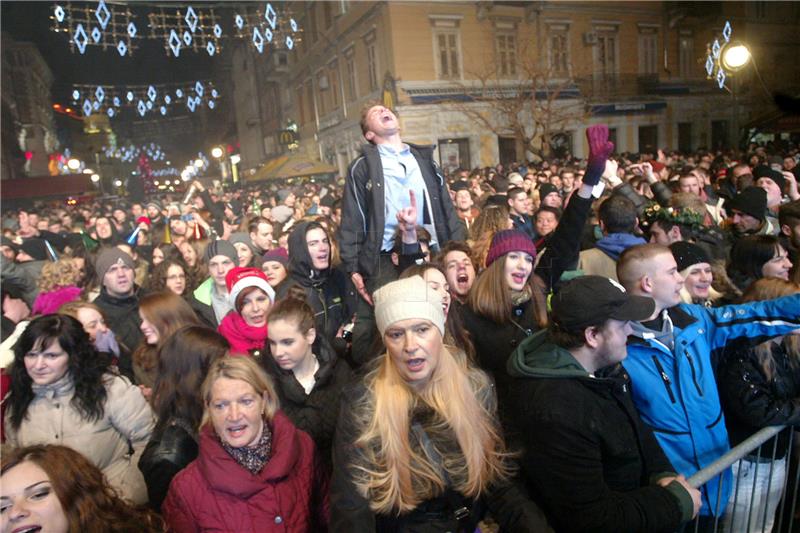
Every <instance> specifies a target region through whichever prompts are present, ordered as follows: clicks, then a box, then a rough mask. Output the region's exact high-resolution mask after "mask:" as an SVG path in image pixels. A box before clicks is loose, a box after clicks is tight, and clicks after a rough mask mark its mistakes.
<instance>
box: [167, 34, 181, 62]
mask: <svg viewBox="0 0 800 533" xmlns="http://www.w3.org/2000/svg"><path fill="white" fill-rule="evenodd" d="M167 42H168V43H169V48H170V50H172V54H173V55H174V56H175V57H178V56H180V55H181V38H180V37H178V33H177V32H176V31H175V30H170V32H169V41H167Z"/></svg>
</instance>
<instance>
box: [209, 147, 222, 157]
mask: <svg viewBox="0 0 800 533" xmlns="http://www.w3.org/2000/svg"><path fill="white" fill-rule="evenodd" d="M211 155H212V156H214V157H215V158H217V159H219V158H220V157H222V148H220V147H219V146H215V147H214V148H212V149H211Z"/></svg>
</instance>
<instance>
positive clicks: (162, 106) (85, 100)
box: [72, 80, 220, 118]
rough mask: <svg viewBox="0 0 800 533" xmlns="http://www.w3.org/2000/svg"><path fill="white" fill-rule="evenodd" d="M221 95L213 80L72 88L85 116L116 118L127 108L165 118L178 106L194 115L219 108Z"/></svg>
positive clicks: (142, 114)
mask: <svg viewBox="0 0 800 533" xmlns="http://www.w3.org/2000/svg"><path fill="white" fill-rule="evenodd" d="M219 98H220V93H219V91H218V90H217V89H216V87H214V84H213V82H212V81H210V80H198V81H195V82H183V83H171V84H148V85H128V86H124V87H123V86H115V85H84V84H78V85H73V86H72V100H73V102H74V103H75V105H76V106H78V107H80V108H81V110H82V111H83V114H84V115H85V116H87V117H88V116H89V115H92V114H94V113H106V114H107V115H108V117H109V118H114V117H115V116H117V115H118V114H119V113H120V112H121V111H122V110H123V109H125V108H133V109H134V110H135V111H136V113H138V114H139V116H141V117H144V116H145V115H147V114H148V113H154V114H160V115H162V116H163V115H166V114H167V113H168V112H169V111H170V109H172V108H174V107H176V106H182V107H183V106H185V107H186V109H188V110H189V111H190V112H192V113H194V112H195V111H197V110H199V109H200V108H201V107H202V106H203V105H206V106H208V108H209V109H214V108H216V106H217V101H218V100H219Z"/></svg>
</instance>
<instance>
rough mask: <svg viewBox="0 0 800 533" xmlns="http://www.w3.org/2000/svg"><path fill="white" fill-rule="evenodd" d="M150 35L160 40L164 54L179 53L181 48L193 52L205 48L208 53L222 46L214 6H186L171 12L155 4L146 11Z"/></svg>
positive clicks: (216, 52) (219, 27) (220, 28)
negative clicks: (148, 11)
mask: <svg viewBox="0 0 800 533" xmlns="http://www.w3.org/2000/svg"><path fill="white" fill-rule="evenodd" d="M147 18H148V21H149V26H150V37H151V38H153V39H161V40H163V41H164V49H165V50H166V51H167V55H169V54H170V52H171V53H172V55H174V56H175V57H180V54H181V50H182V49H191V50H194V51H195V52H197V51H200V50H205V51H206V52H207V53H208V55H209V56H212V57H213V56H214V54H218V53H219V52H220V50H222V47H221V45H220V39H221V38H222V35H223V34H222V26H221V22H222V21H221V20H220V18H219V17H218V16H217V14H216V12H215V11H214V8H210V9H207V10H204V9H195V8H193V7H192V6H189V7H187V8H185V9H177V10H176V11H175V12H171V11H170V10H165V9H164V8H158V9H157V10H156V11H153V12H151V13H150V14H148V15H147Z"/></svg>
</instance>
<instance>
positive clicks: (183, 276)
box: [167, 274, 186, 281]
mask: <svg viewBox="0 0 800 533" xmlns="http://www.w3.org/2000/svg"><path fill="white" fill-rule="evenodd" d="M167 279H168V280H169V281H178V280H179V279H186V274H173V275H171V276H167Z"/></svg>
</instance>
